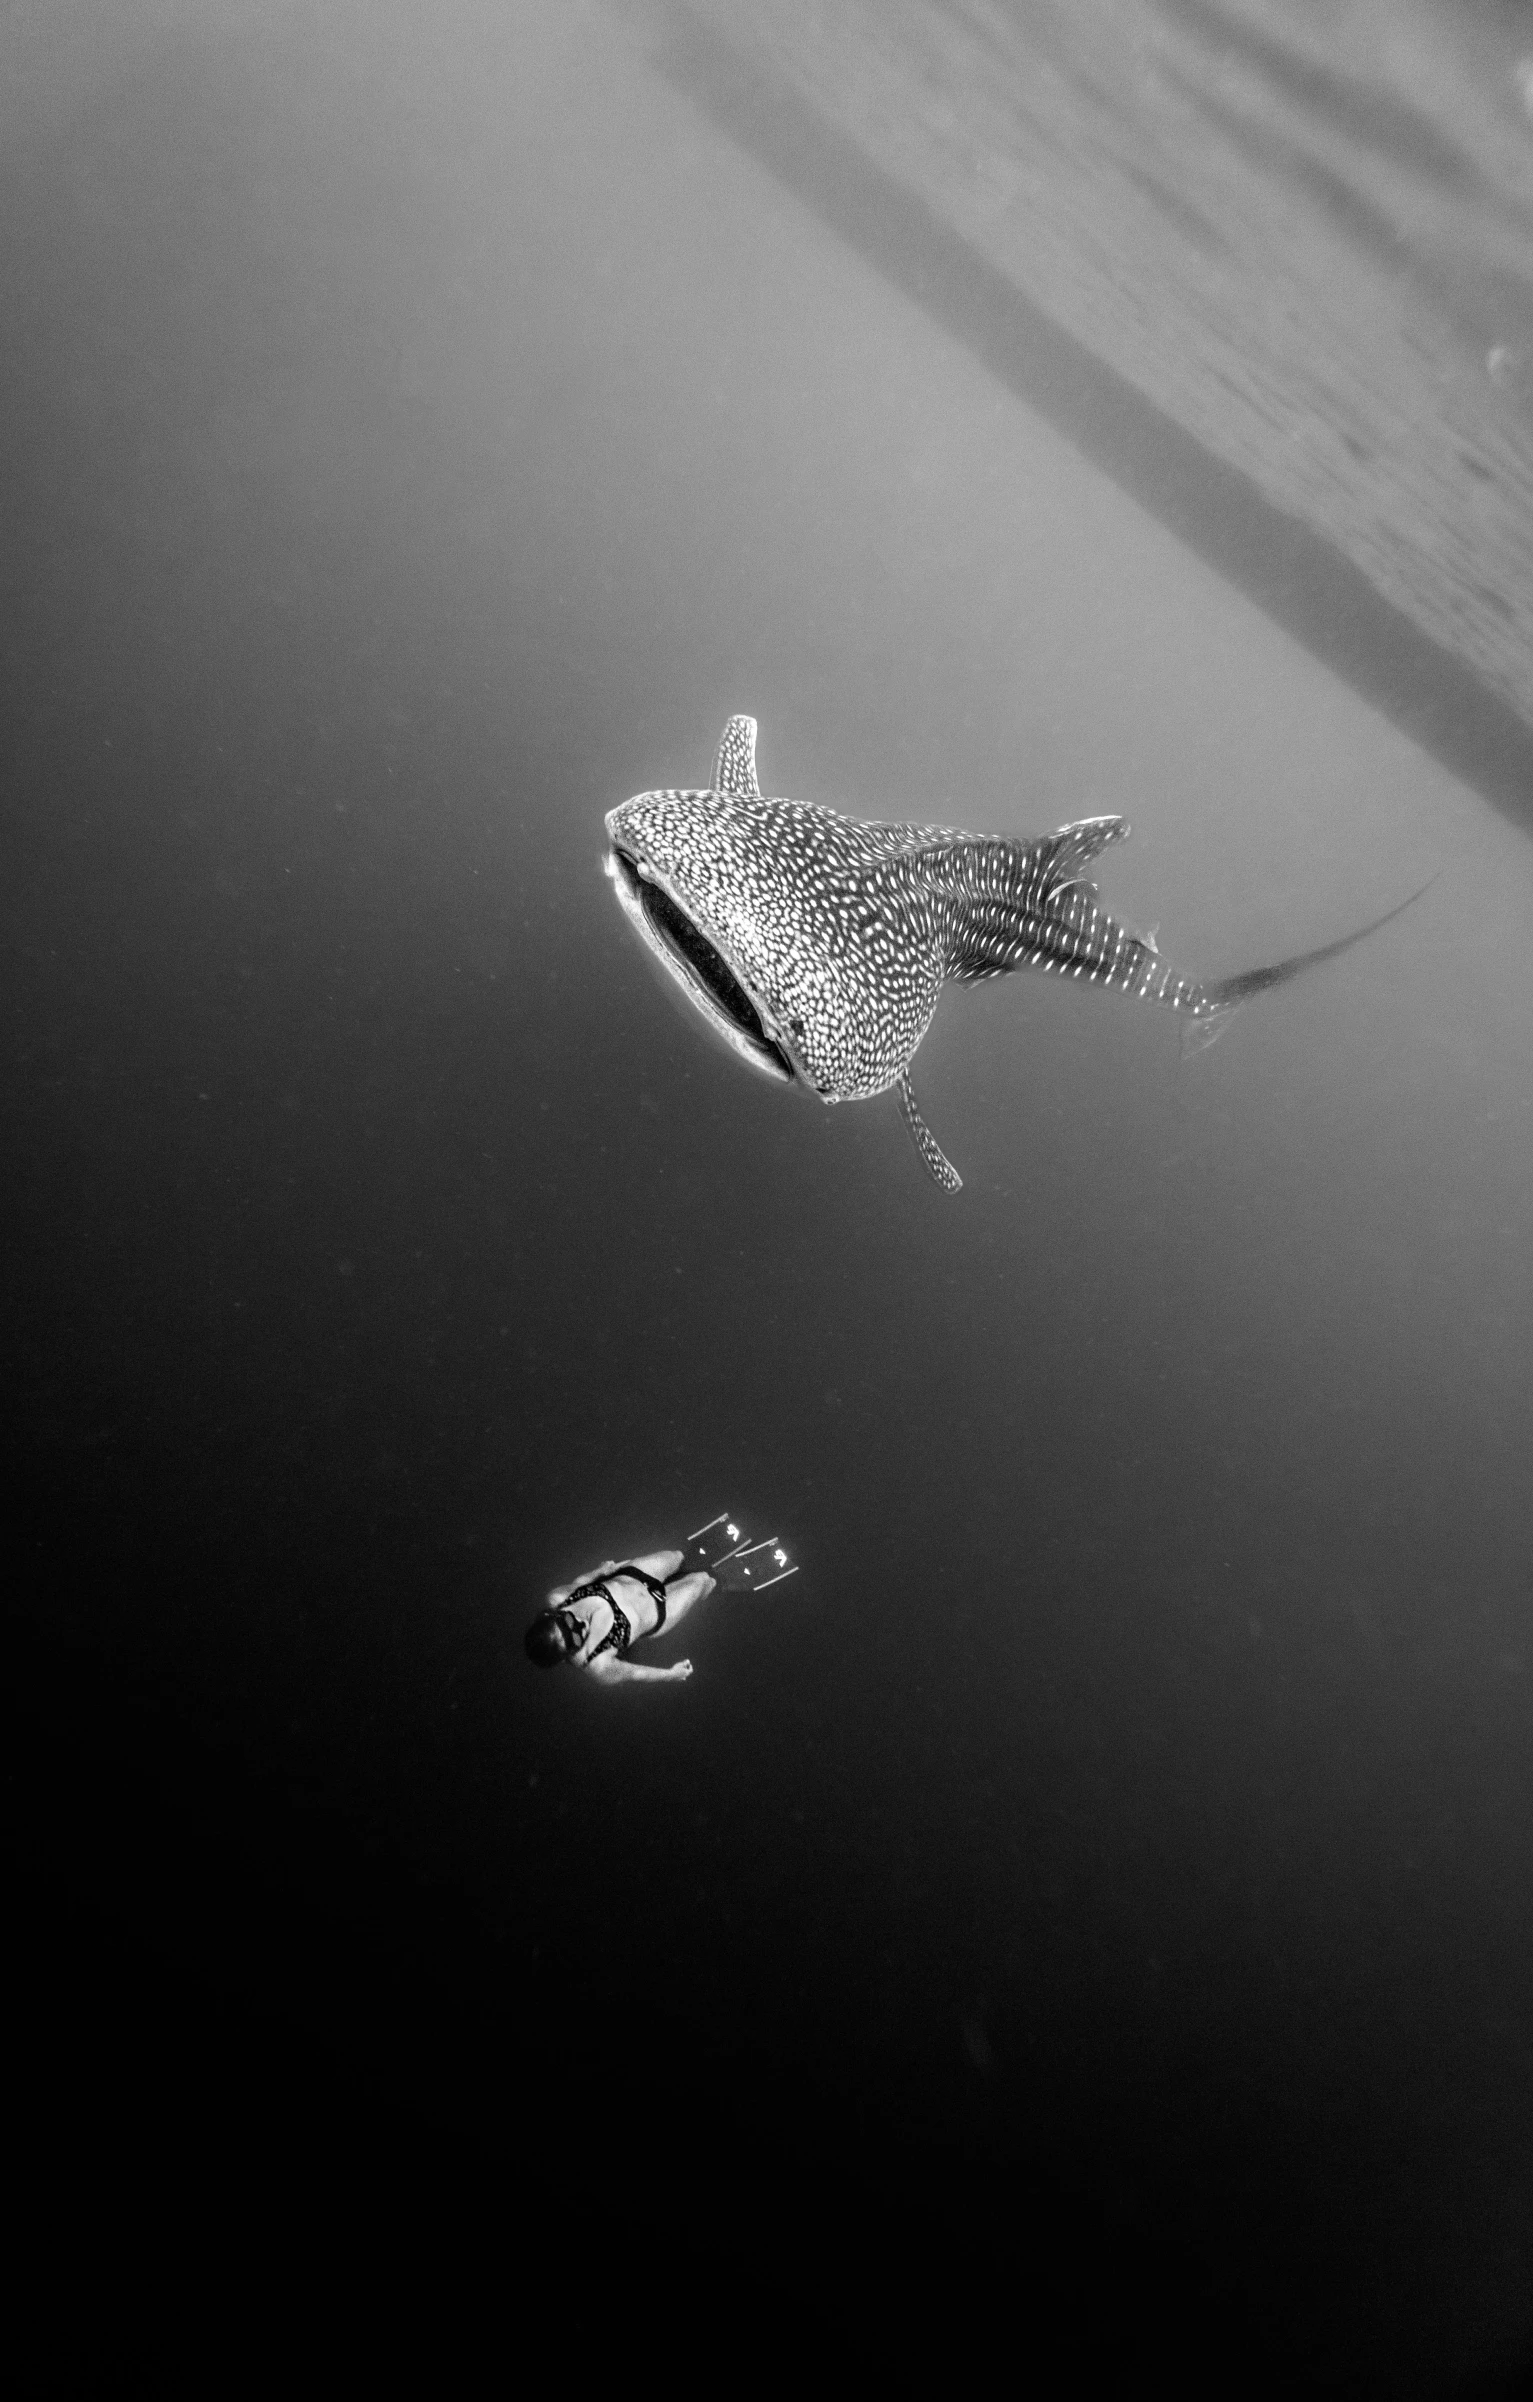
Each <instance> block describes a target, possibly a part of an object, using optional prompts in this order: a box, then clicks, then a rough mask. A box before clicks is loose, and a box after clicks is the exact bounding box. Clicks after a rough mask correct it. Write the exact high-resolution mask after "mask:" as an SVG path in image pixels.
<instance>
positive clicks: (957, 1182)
mask: <svg viewBox="0 0 1533 2402" xmlns="http://www.w3.org/2000/svg"><path fill="white" fill-rule="evenodd" d="M899 1091H900V1107H901V1109H903V1111H904V1112H905V1123H906V1125H907V1126H908V1127H909V1128H910V1139H911V1141H912V1142H913V1143H914V1144H915V1147H916V1149H917V1150H918V1151H919V1152H920V1154H921V1157H922V1159H923V1160H924V1162H925V1164H926V1173H927V1175H928V1176H929V1177H930V1178H931V1180H932V1182H933V1184H940V1185H941V1187H942V1189H943V1191H944V1192H945V1193H956V1192H958V1191H960V1190H961V1189H962V1185H963V1178H962V1177H961V1176H960V1175H959V1173H958V1170H957V1169H956V1168H955V1167H954V1165H953V1163H952V1161H951V1160H950V1159H947V1158H944V1156H943V1151H942V1145H941V1144H940V1143H939V1142H938V1140H937V1138H936V1136H935V1135H934V1134H933V1132H932V1130H931V1128H930V1127H929V1126H928V1125H927V1123H926V1120H925V1119H924V1118H923V1117H922V1115H921V1112H920V1111H919V1109H917V1107H916V1097H915V1094H914V1093H913V1092H912V1091H911V1089H910V1070H909V1069H908V1068H907V1069H906V1071H905V1073H904V1075H903V1076H901V1078H900V1085H899Z"/></svg>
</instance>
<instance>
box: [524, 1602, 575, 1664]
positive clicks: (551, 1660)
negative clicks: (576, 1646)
mask: <svg viewBox="0 0 1533 2402" xmlns="http://www.w3.org/2000/svg"><path fill="white" fill-rule="evenodd" d="M569 1656H570V1655H569V1645H568V1644H567V1643H566V1641H565V1638H564V1629H563V1627H562V1626H561V1625H560V1624H559V1615H558V1612H557V1611H556V1610H539V1612H538V1614H537V1616H536V1618H534V1620H533V1622H532V1624H531V1626H529V1627H528V1629H527V1657H528V1659H529V1660H532V1661H535V1662H536V1664H537V1666H538V1667H539V1668H557V1667H558V1665H559V1663H560V1661H561V1660H567V1659H568V1658H569Z"/></svg>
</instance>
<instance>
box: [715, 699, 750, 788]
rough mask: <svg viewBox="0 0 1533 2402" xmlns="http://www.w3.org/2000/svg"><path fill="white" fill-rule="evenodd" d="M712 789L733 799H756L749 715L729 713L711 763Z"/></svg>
mask: <svg viewBox="0 0 1533 2402" xmlns="http://www.w3.org/2000/svg"><path fill="white" fill-rule="evenodd" d="M713 789H714V791H715V792H727V793H729V794H730V795H731V796H732V797H733V798H734V799H735V800H737V801H759V800H760V798H761V786H760V785H759V784H758V783H757V781H756V720H755V719H754V718H753V717H732V718H731V719H730V721H729V723H728V725H727V726H726V727H725V728H724V739H723V741H722V742H721V743H720V744H719V755H718V758H717V759H716V760H715V762H714V767H713Z"/></svg>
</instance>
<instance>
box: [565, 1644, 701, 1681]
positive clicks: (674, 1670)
mask: <svg viewBox="0 0 1533 2402" xmlns="http://www.w3.org/2000/svg"><path fill="white" fill-rule="evenodd" d="M691 1673H692V1663H691V1661H690V1660H677V1661H676V1662H675V1663H674V1664H673V1665H672V1666H671V1667H669V1668H636V1667H635V1666H634V1664H633V1662H632V1661H631V1660H620V1659H619V1658H618V1656H617V1653H616V1652H615V1651H604V1652H600V1653H598V1655H597V1657H596V1658H595V1659H594V1660H592V1661H591V1662H590V1663H589V1665H588V1666H587V1667H586V1674H587V1675H588V1676H594V1677H596V1678H598V1679H599V1680H600V1682H601V1683H602V1684H604V1685H669V1684H671V1683H673V1682H674V1683H677V1684H685V1682H686V1680H687V1678H688V1677H689V1676H690V1675H691Z"/></svg>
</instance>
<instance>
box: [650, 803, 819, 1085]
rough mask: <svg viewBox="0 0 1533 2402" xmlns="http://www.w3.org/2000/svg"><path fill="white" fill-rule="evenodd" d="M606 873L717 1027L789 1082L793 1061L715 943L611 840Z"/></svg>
mask: <svg viewBox="0 0 1533 2402" xmlns="http://www.w3.org/2000/svg"><path fill="white" fill-rule="evenodd" d="M608 873H609V874H610V875H611V877H612V880H613V883H614V884H615V885H616V887H617V896H618V899H619V900H620V901H621V902H622V904H623V909H624V913H625V914H626V915H627V916H628V917H630V918H631V919H632V920H633V923H634V925H635V926H636V928H637V929H638V931H639V933H640V934H642V935H643V937H644V940H645V942H646V943H647V944H648V946H649V948H650V949H651V950H652V951H653V952H654V954H655V956H656V957H657V958H658V959H659V961H660V963H661V965H662V966H663V967H665V968H666V969H668V970H669V972H670V974H671V975H672V976H674V977H675V979H676V981H677V983H678V984H679V985H680V986H681V988H682V990H683V991H684V992H685V994H686V995H687V998H688V1000H689V1001H691V1002H692V1003H693V1004H694V1006H695V1007H696V1008H697V1009H699V1010H700V1011H701V1012H702V1014H703V1016H704V1017H705V1018H707V1020H708V1021H709V1023H710V1024H711V1025H712V1026H713V1028H714V1030H715V1032H716V1033H719V1034H722V1035H723V1037H724V1039H725V1041H726V1042H727V1043H728V1044H729V1046H730V1048H731V1050H734V1051H737V1052H738V1053H739V1054H740V1056H741V1058H742V1059H746V1060H748V1061H749V1063H750V1065H751V1066H752V1067H755V1068H760V1069H761V1071H762V1073H763V1074H764V1075H767V1076H773V1077H777V1078H779V1079H780V1080H782V1081H783V1082H785V1083H788V1084H791V1083H792V1082H793V1073H794V1071H793V1063H792V1061H791V1060H790V1059H789V1058H788V1056H787V1054H786V1053H785V1052H784V1050H783V1049H782V1047H781V1045H780V1044H778V1043H776V1042H774V1041H773V1039H772V1037H771V1035H770V1034H769V1033H768V1032H767V1030H766V1027H765V1026H764V1025H763V1023H762V1018H761V1012H760V1010H759V1009H758V1008H757V1006H756V1004H755V1002H754V1001H753V1000H752V999H751V996H750V994H749V993H748V992H747V991H746V989H745V987H744V985H743V984H742V983H741V982H740V979H739V977H738V976H737V975H736V974H735V972H734V970H733V968H732V967H731V966H730V964H729V962H728V960H727V959H726V958H725V957H724V954H723V952H722V951H721V950H720V949H719V947H718V945H717V944H716V943H714V942H712V941H711V940H710V939H709V937H708V936H707V935H706V934H705V933H704V932H703V930H702V928H701V927H700V926H699V925H698V924H697V923H696V921H695V920H694V919H692V918H691V917H689V916H688V914H687V912H686V910H685V909H683V908H682V906H681V904H680V902H679V901H677V900H676V899H675V897H674V896H673V895H672V894H671V893H670V892H668V891H667V890H666V888H665V886H664V885H663V884H661V883H660V882H659V881H658V880H657V878H656V877H655V876H653V875H652V874H650V873H649V872H648V871H647V870H645V869H643V868H641V867H640V865H639V862H638V861H637V860H636V859H635V858H634V857H633V855H632V854H631V853H630V852H628V851H625V850H622V849H620V848H618V847H617V846H616V845H614V847H613V851H612V855H611V858H610V860H609V861H608Z"/></svg>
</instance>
